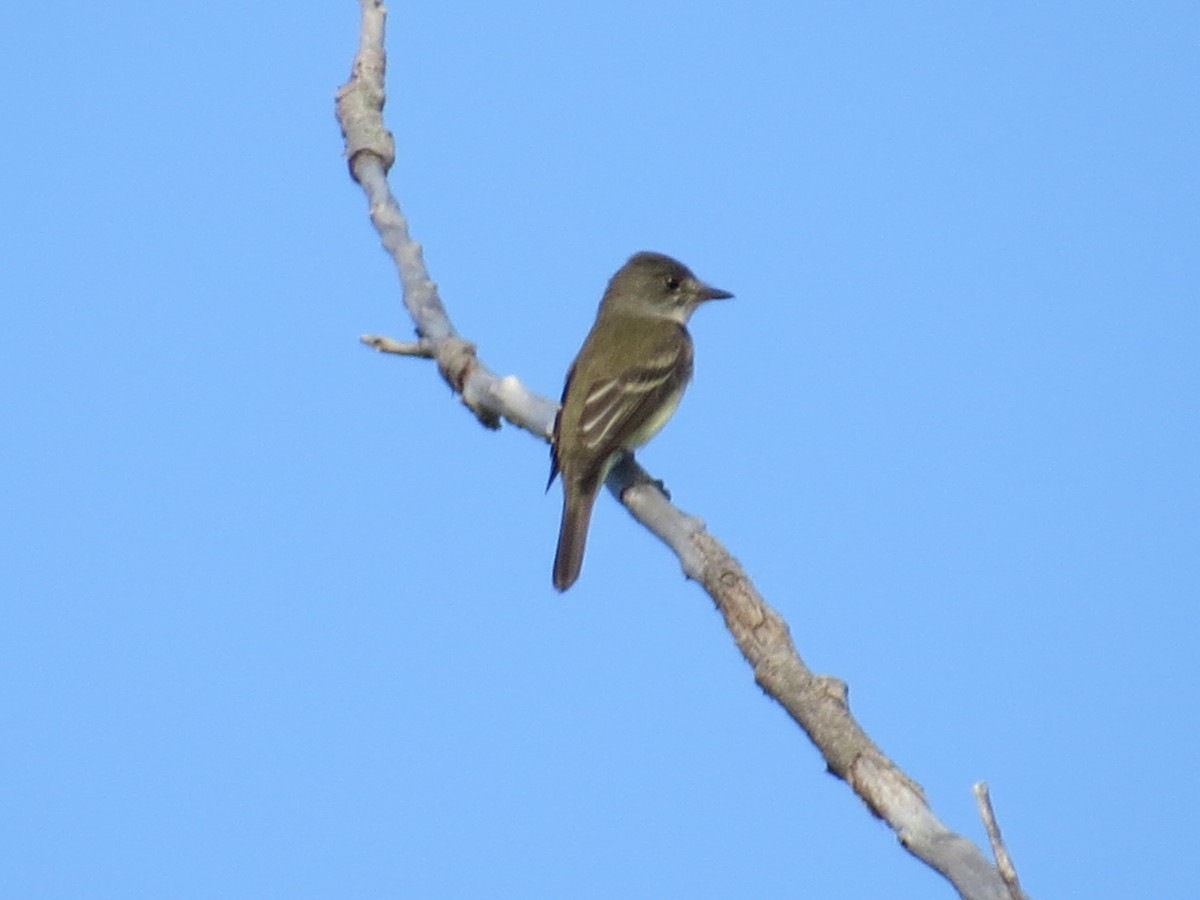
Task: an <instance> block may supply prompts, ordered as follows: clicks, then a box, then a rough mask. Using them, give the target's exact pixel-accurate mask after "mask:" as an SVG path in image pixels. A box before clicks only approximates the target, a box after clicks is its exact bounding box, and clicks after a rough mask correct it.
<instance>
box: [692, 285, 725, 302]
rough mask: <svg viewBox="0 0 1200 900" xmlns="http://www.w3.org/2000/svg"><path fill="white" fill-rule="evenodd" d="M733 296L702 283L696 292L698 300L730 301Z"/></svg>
mask: <svg viewBox="0 0 1200 900" xmlns="http://www.w3.org/2000/svg"><path fill="white" fill-rule="evenodd" d="M732 296H733V294H731V293H729V291H723V290H721V289H720V288H715V287H709V286H708V285H707V284H704V283H701V284H700V288H699V289H698V290H697V291H696V299H697V300H728V299H729V298H730V297H732Z"/></svg>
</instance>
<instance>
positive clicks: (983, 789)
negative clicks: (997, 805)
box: [972, 781, 1025, 900]
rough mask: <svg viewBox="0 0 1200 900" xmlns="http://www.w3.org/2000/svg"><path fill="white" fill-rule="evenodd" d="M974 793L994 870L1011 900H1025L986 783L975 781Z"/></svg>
mask: <svg viewBox="0 0 1200 900" xmlns="http://www.w3.org/2000/svg"><path fill="white" fill-rule="evenodd" d="M972 790H974V792H975V802H976V803H977V804H978V805H979V816H980V818H982V819H983V827H984V828H986V829H987V835H988V842H989V843H990V844H991V845H992V855H993V856H994V857H996V868H997V869H999V870H1000V877H1001V878H1003V879H1004V883H1005V884H1006V885H1007V886H1008V893H1009V895H1010V896H1011V897H1012V900H1025V894H1024V892H1023V891H1022V890H1021V883H1020V881H1018V880H1017V867H1016V866H1014V865H1013V861H1012V857H1011V856H1009V855H1008V847H1006V846H1005V845H1004V838H1003V837H1001V836H1000V823H999V822H997V821H996V812H995V810H993V809H992V795H991V794H990V793H989V792H988V786H987V782H985V781H977V782H976V783H975V785H974V786H973V787H972Z"/></svg>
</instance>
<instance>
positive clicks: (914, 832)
mask: <svg viewBox="0 0 1200 900" xmlns="http://www.w3.org/2000/svg"><path fill="white" fill-rule="evenodd" d="M360 6H361V9H362V16H363V24H362V29H361V46H360V49H359V52H358V54H357V55H356V56H355V59H354V69H353V74H352V76H351V79H350V81H349V82H347V84H345V85H344V86H343V87H342V88H341V89H340V90H339V91H338V94H337V117H338V122H339V123H340V125H341V127H342V133H343V135H344V137H345V141H346V156H347V159H348V160H349V163H350V172H351V175H352V177H353V178H354V179H355V181H357V182H358V183H359V184H360V185H361V186H362V188H363V191H364V192H365V193H366V195H367V201H368V204H369V207H370V214H371V221H372V222H373V223H374V224H375V227H376V229H377V230H378V232H379V235H380V238H381V240H382V242H383V245H384V248H385V249H386V250H387V251H388V253H389V254H390V255H391V257H392V259H393V260H394V261H395V264H396V269H397V272H398V273H399V276H400V281H401V285H402V287H403V294H404V304H405V306H406V307H407V309H408V312H409V314H410V315H411V317H412V319H413V321H414V323H415V324H416V330H417V335H418V338H419V340H418V341H417V342H416V343H409V344H405V343H400V342H396V341H392V340H391V339H390V338H383V337H374V336H369V337H364V338H363V342H364V343H366V344H368V345H369V346H372V347H375V348H376V349H377V350H381V351H383V352H389V353H396V354H400V355H407V356H427V357H430V358H433V359H435V360H437V364H438V370H439V371H440V372H441V374H442V377H443V378H445V379H446V381H447V382H448V383H449V384H450V386H451V387H452V388H453V389H454V390H455V391H456V392H457V393H458V394H459V396H460V397H461V398H462V401H463V403H465V404H466V405H467V406H468V407H469V408H470V409H471V410H472V412H474V413H475V415H476V417H477V418H478V419H479V420H480V421H481V422H482V423H483V424H485V425H487V426H489V427H499V424H500V421H501V420H502V419H507V420H508V421H509V422H512V423H513V424H514V425H517V426H519V427H521V428H524V429H526V430H527V431H530V432H532V433H533V434H535V435H538V436H539V437H541V438H543V439H545V440H549V437H550V430H551V425H552V423H553V421H554V415H555V413H556V411H557V409H558V404H557V403H555V402H554V401H553V400H552V399H550V398H547V397H543V396H540V395H538V394H535V393H533V392H531V391H530V390H528V389H527V388H526V387H525V386H524V385H523V384H522V383H521V381H520V380H519V379H517V378H516V377H515V376H512V375H510V376H507V377H504V378H500V377H497V376H496V375H495V374H494V373H492V372H491V371H490V370H489V369H488V368H487V367H486V366H484V365H483V363H481V362H480V361H479V359H478V358H477V356H476V353H475V347H474V345H473V344H471V343H469V342H467V341H465V340H463V339H462V338H461V337H459V336H458V334H457V332H456V331H455V330H454V327H453V325H452V324H451V322H450V318H449V316H448V315H447V313H446V309H445V307H444V306H443V304H442V301H441V298H440V297H439V296H438V291H437V286H436V285H435V284H434V283H433V281H431V280H430V278H429V275H428V272H427V271H426V269H425V262H424V259H423V258H422V255H421V247H420V245H419V244H417V243H416V242H415V241H413V240H412V238H411V237H410V236H409V233H408V223H407V221H406V220H405V218H404V215H403V213H402V212H401V211H400V207H399V204H398V203H397V202H396V199H395V197H393V196H392V193H391V190H390V188H389V186H388V183H387V178H386V173H387V170H388V168H389V167H390V166H391V164H392V160H393V159H394V156H395V150H394V146H393V143H392V136H391V134H390V133H389V132H388V131H387V129H386V128H385V127H384V124H383V119H382V110H383V103H384V68H385V56H384V50H383V31H384V18H385V15H386V11H385V9H384V7H383V4H382V3H381V2H379V0H360ZM607 486H608V488H609V490H610V491H611V492H612V493H613V494H614V495H615V496H616V497H617V498H618V499H619V500H620V502H621V503H622V504H623V505H624V506H625V507H626V508H627V509H628V510H629V512H630V513H631V514H632V515H633V517H634V518H635V519H637V520H638V521H639V522H641V523H642V524H643V525H644V526H645V527H646V528H647V529H648V530H650V531H651V532H652V533H653V534H655V535H657V536H658V537H659V538H660V539H661V540H663V541H664V542H665V543H666V544H667V545H668V546H669V547H671V548H672V549H673V550H674V551H675V553H676V554H678V556H679V559H680V562H681V563H682V565H683V570H684V572H685V573H686V574H687V576H688V577H689V578H692V579H694V580H696V581H697V582H699V583H700V584H701V585H703V587H704V589H705V590H706V591H707V592H708V594H709V596H710V597H712V599H713V602H714V603H715V604H716V605H717V608H718V609H719V610H720V611H721V614H722V615H723V616H724V618H725V624H726V626H727V627H728V628H729V631H730V633H731V634H732V635H733V638H734V640H735V641H736V642H737V645H738V648H739V649H740V650H741V651H742V655H743V656H744V657H745V658H746V661H747V662H748V663H750V665H751V667H752V668H753V669H754V677H755V680H756V681H757V682H758V684H759V685H760V686H761V687H762V689H763V690H764V691H766V692H767V693H768V694H769V695H770V696H771V697H772V698H774V699H775V700H776V702H778V703H779V704H780V705H781V706H782V707H783V708H784V709H785V710H787V712H788V714H789V715H790V716H791V717H792V718H793V719H794V720H795V721H796V723H797V724H799V725H800V727H801V728H803V729H804V731H805V733H806V734H807V735H808V737H809V739H810V740H812V742H813V743H814V744H815V745H816V746H817V748H818V749H819V750H820V752H821V753H822V755H823V756H824V757H825V761H826V763H827V764H828V767H829V771H830V772H832V773H833V774H835V775H837V776H838V777H839V778H841V779H843V780H845V781H846V783H847V784H849V785H850V786H851V788H852V789H853V790H854V792H855V793H857V794H858V795H859V797H861V798H862V799H863V800H864V801H865V802H866V804H867V807H868V808H869V809H870V810H871V812H872V813H874V814H875V815H876V816H879V817H880V818H882V819H883V820H885V821H886V822H887V823H888V824H889V825H890V826H891V827H892V829H893V830H894V831H895V832H896V834H897V836H898V837H899V839H900V842H901V844H902V845H903V846H904V847H905V848H907V849H908V850H909V852H911V853H912V854H913V855H914V856H916V857H917V858H919V859H921V860H923V861H924V862H926V863H927V864H928V865H930V866H932V867H933V868H934V869H936V870H937V871H938V872H940V873H941V874H942V875H944V876H945V877H946V878H947V879H948V880H949V881H950V882H951V883H952V884H953V885H954V887H955V888H956V890H957V891H958V893H959V895H960V896H961V897H963V898H967V900H1012V896H1013V895H1012V894H1011V893H1010V890H1009V887H1008V885H1007V884H1006V883H1005V880H1004V879H1002V878H1001V876H1000V874H999V873H998V872H997V870H996V868H995V867H993V866H992V865H991V864H990V863H989V862H988V861H987V860H986V859H985V858H984V856H983V854H982V853H981V852H980V851H979V849H978V848H977V847H976V846H975V845H974V844H972V843H971V842H970V841H968V840H967V839H966V838H964V837H962V836H960V835H958V834H955V833H954V832H952V831H950V830H949V829H948V828H946V826H945V825H943V824H942V823H941V822H940V821H939V820H938V819H937V817H936V816H935V815H934V814H933V811H932V810H931V809H930V807H929V804H928V802H927V801H926V799H925V796H924V794H923V793H922V791H921V787H920V785H918V784H917V783H916V782H915V781H913V780H912V779H911V778H909V777H908V776H907V775H905V774H904V773H903V772H902V771H900V769H899V768H898V767H897V766H896V765H895V764H894V763H893V762H892V761H891V760H890V759H888V758H887V757H886V756H885V755H884V754H883V752H882V751H881V750H880V749H879V748H878V747H876V746H875V744H874V743H873V742H872V741H871V739H870V738H869V737H868V736H867V734H866V732H864V731H863V729H862V728H861V727H860V726H859V725H858V723H857V722H856V721H855V720H854V718H853V716H851V714H850V708H849V704H848V691H847V688H846V685H845V684H844V683H843V682H841V681H839V680H837V679H836V678H831V677H829V676H825V675H817V674H814V673H813V672H811V671H810V670H809V669H808V667H807V666H806V665H805V664H804V661H803V660H802V659H801V658H800V656H799V655H798V654H797V653H796V648H795V646H794V645H793V644H792V639H791V635H790V633H789V631H788V627H787V624H786V623H785V622H784V621H783V619H782V618H781V617H780V616H779V614H778V613H776V612H775V611H774V610H773V609H772V608H771V607H770V606H768V605H767V604H766V603H765V602H764V601H763V599H762V597H761V596H760V595H759V594H758V591H757V590H755V588H754V585H753V584H752V583H751V582H750V579H749V578H748V577H747V576H746V573H745V572H744V571H743V570H742V567H741V565H740V564H739V563H738V562H737V560H736V559H734V558H733V556H732V555H731V554H730V553H729V551H728V550H726V549H725V547H724V546H723V545H722V544H721V543H720V542H719V541H718V540H717V539H716V538H715V537H713V536H712V535H711V534H709V533H708V532H707V531H706V530H705V527H704V523H703V522H702V521H701V520H699V519H698V518H695V517H694V516H690V515H688V514H687V513H685V512H683V511H682V510H680V509H678V508H677V507H675V506H673V505H672V504H671V502H670V500H669V499H668V497H667V496H666V494H665V493H664V491H663V490H662V487H661V484H660V483H659V482H656V481H655V480H654V479H652V478H651V477H650V476H649V475H647V474H646V472H645V470H643V469H642V468H641V466H639V465H638V464H637V462H636V461H635V460H634V459H633V457H632V456H629V457H626V459H625V460H624V461H623V462H622V463H621V464H620V465H618V466H616V467H615V468H614V469H613V471H612V473H611V474H610V475H609V478H608V482H607Z"/></svg>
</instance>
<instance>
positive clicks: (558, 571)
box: [554, 479, 600, 591]
mask: <svg viewBox="0 0 1200 900" xmlns="http://www.w3.org/2000/svg"><path fill="white" fill-rule="evenodd" d="M599 487H600V486H599V485H582V484H579V483H575V484H571V483H570V482H569V481H567V480H566V479H564V480H563V513H562V524H561V525H560V526H559V529H558V550H557V551H556V552H555V554H554V586H555V587H556V588H557V589H558V590H560V591H565V590H566V589H567V588H569V587H570V586H571V585H573V584H574V583H575V580H576V579H577V578H579V570H580V569H582V568H583V549H584V547H585V545H586V544H587V533H588V525H589V524H590V523H591V521H592V507H593V506H594V505H595V503H596V494H597V492H598V491H599Z"/></svg>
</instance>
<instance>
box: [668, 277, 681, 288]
mask: <svg viewBox="0 0 1200 900" xmlns="http://www.w3.org/2000/svg"><path fill="white" fill-rule="evenodd" d="M666 281H667V290H671V291H677V290H679V279H678V278H676V277H675V276H674V275H668V276H667V279H666Z"/></svg>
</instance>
